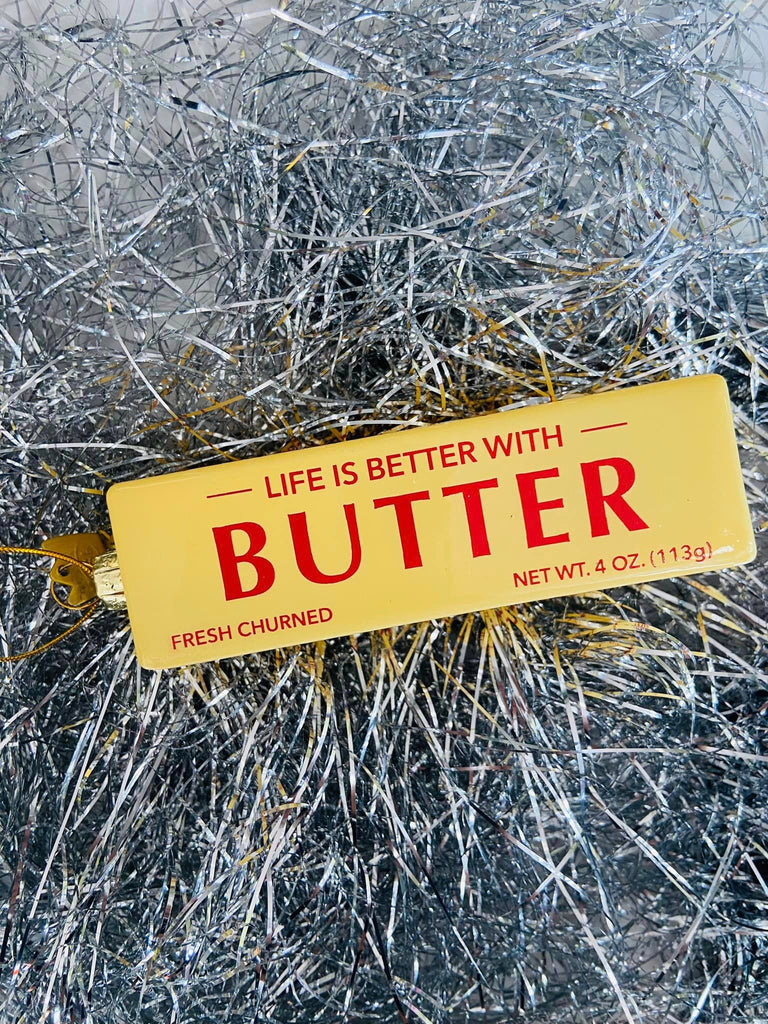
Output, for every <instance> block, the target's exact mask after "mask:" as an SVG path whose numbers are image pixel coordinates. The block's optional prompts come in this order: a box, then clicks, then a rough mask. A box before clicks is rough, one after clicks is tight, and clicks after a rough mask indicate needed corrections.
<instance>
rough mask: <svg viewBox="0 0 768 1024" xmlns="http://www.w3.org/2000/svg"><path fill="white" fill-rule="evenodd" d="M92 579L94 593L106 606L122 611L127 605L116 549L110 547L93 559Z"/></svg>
mask: <svg viewBox="0 0 768 1024" xmlns="http://www.w3.org/2000/svg"><path fill="white" fill-rule="evenodd" d="M93 580H94V583H95V584H96V593H97V595H98V596H99V598H100V599H101V600H102V601H103V602H104V604H105V605H106V606H107V607H108V608H114V609H115V610H118V611H123V610H124V609H125V608H126V607H127V605H126V602H125V591H124V589H123V579H122V577H121V575H120V566H119V565H118V562H117V551H115V549H114V548H110V550H109V551H105V552H104V554H103V555H98V556H97V557H96V558H95V559H94V561H93Z"/></svg>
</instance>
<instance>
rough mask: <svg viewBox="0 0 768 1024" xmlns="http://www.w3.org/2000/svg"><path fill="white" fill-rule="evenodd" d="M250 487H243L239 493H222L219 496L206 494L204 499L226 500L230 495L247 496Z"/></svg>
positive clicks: (250, 489)
mask: <svg viewBox="0 0 768 1024" xmlns="http://www.w3.org/2000/svg"><path fill="white" fill-rule="evenodd" d="M252 490H253V488H252V487H243V488H242V490H240V491H222V492H221V494H206V498H227V497H229V495H230V494H249V493H250V492H251V491H252Z"/></svg>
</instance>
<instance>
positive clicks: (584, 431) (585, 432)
mask: <svg viewBox="0 0 768 1024" xmlns="http://www.w3.org/2000/svg"><path fill="white" fill-rule="evenodd" d="M626 425H627V421H626V420H624V422H623V423H605V424H604V425H603V426H602V427H585V428H584V429H583V430H582V431H580V433H582V434H589V433H590V432H591V431H593V430H610V429H611V427H626Z"/></svg>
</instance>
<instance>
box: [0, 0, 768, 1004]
mask: <svg viewBox="0 0 768 1024" xmlns="http://www.w3.org/2000/svg"><path fill="white" fill-rule="evenodd" d="M255 26H256V23H255V22H253V21H251V20H249V19H248V18H247V17H240V16H239V9H238V8H237V7H235V6H233V7H232V8H231V9H230V10H229V11H224V12H223V13H220V14H217V15H215V16H214V15H210V16H204V15H200V16H198V17H197V18H187V17H186V16H182V15H179V17H178V18H177V19H176V20H169V21H164V22H157V23H155V24H153V25H149V24H140V23H131V22H120V21H117V20H110V19H107V18H105V17H104V16H103V14H99V12H98V9H97V8H96V7H95V6H93V7H92V8H88V7H86V6H84V5H77V6H76V5H73V6H72V7H69V8H60V9H58V8H57V9H55V10H54V9H53V8H51V9H49V10H48V11H47V13H46V14H45V15H44V16H43V17H42V19H41V20H40V22H39V23H37V24H34V25H27V26H21V25H14V24H13V23H12V20H11V19H10V16H6V21H5V22H4V27H2V28H1V29H0V233H1V234H0V352H1V356H0V358H1V359H2V369H1V376H0V380H1V381H2V390H1V391H0V408H2V419H1V420H0V434H1V437H0V447H1V449H2V451H1V457H2V470H1V472H2V493H1V497H0V500H1V501H2V537H0V542H1V543H3V544H6V545H10V544H17V545H25V546H39V544H40V542H41V541H42V540H43V539H44V538H45V537H47V536H50V535H52V534H57V533H64V532H67V531H71V532H76V531H83V530H95V529H107V528H108V526H109V524H108V520H107V519H106V514H105V505H104V500H103V491H104V489H105V488H106V487H107V486H108V484H109V483H110V482H112V481H118V480H125V479H130V478H132V477H137V476H145V475H149V474H152V473H159V472H165V471H168V470H170V469H175V468H182V467H183V468H187V467H194V466H198V465H203V464H207V463H212V462H216V461H221V460H222V459H236V458H242V457H245V456H249V455H257V454H265V453H267V452H271V451H277V450H282V449H285V448H289V447H292V446H300V445H301V446H307V445H315V444H322V443H325V442H328V441H333V440H338V439H341V438H349V437H357V436H362V435H363V434H365V433H370V432H375V431H380V430H383V429H390V428H392V427H396V426H400V425H402V426H407V425H412V424H417V423H424V422H431V421H434V420H438V419H444V418H450V417H454V418H459V417H462V416H466V415H470V414H473V413H478V412H483V411H486V410H491V409H497V408H503V407H509V406H514V405H516V404H522V403H527V402H532V401H548V400H550V399H551V398H553V397H557V398H560V397H563V396H565V395H569V394H573V393H576V392H587V391H591V390H597V389H606V388H613V387H617V386H623V385H628V384H632V383H642V382H647V381H652V380H662V379H667V378H669V377H675V376H680V375H686V374H693V373H700V372H717V373H722V374H723V375H724V376H725V377H726V379H727V380H728V383H729V387H730V390H731V396H732V399H733V403H734V414H735V419H736V426H737V432H738V437H739V443H740V448H741V456H742V463H743V467H744V478H745V484H746V488H747V495H748V498H749V500H750V503H751V506H752V509H753V512H754V516H755V527H756V532H757V538H758V551H759V554H758V559H757V560H756V562H754V563H753V564H752V565H749V566H745V567H742V568H738V569H734V570H730V571H727V572H723V573H720V574H711V573H710V574H703V575H701V576H698V577H692V578H688V579H677V580H671V581H666V582H662V583H653V584H648V585H644V586H641V587H636V588H626V589H623V590H616V591H611V592H606V593H598V594H592V595H589V596H584V597H579V598H568V599H562V600H552V601H547V602H542V603H540V604H531V605H525V606H518V607H515V608H506V609H500V610H497V611H493V612H487V613H483V614H477V615H469V616H466V617H465V618H462V619H454V620H451V621H435V622H428V623H421V624H417V625H412V626H406V627H403V628H399V629H392V630H390V631H386V632H382V633H375V634H371V635H363V636H359V637H356V638H345V639H341V640H335V641H331V642H328V643H327V644H319V645H317V646H313V647H306V648H299V649H292V650H283V651H278V652H274V653H272V654H267V655H260V656H253V657H249V658H245V659H233V660H229V661H224V662H221V663H212V664H208V665H205V666H200V667H195V668H191V669H188V670H186V671H179V672H164V673H153V672H144V671H141V670H140V669H139V668H138V667H137V665H136V663H135V660H134V659H133V654H132V646H131V640H130V634H129V631H128V628H127V624H126V621H125V619H124V618H121V617H119V616H117V615H114V614H111V613H104V614H101V615H99V616H97V617H95V618H92V619H91V620H90V621H89V622H88V623H87V624H86V625H84V626H83V628H82V629H81V630H79V631H78V632H77V633H75V634H74V635H72V636H69V637H67V638H66V639H65V640H64V641H63V642H62V643H60V644H58V645H57V646H55V647H54V648H53V649H51V650H49V651H48V652H46V653H45V654H44V655H41V656H39V657H38V658H36V659H34V660H30V661H23V662H20V663H17V664H14V665H10V666H3V673H2V675H3V679H2V686H1V687H0V702H2V710H1V718H2V726H1V731H0V759H1V760H0V808H1V810H0V827H1V828H2V845H1V846H0V892H1V893H2V901H3V907H4V909H5V912H6V913H5V914H4V915H3V918H4V919H5V924H4V926H3V929H4V930H3V937H2V941H1V942H0V961H1V962H0V979H1V980H0V994H1V998H2V1011H1V1012H2V1017H3V1019H4V1020H8V1021H19V1022H21V1021H49V1020H50V1021H55V1022H64V1021H67V1022H99V1024H101V1022H110V1024H112V1022H129V1021H130V1022H135V1021H152V1022H154V1021H183V1022H185V1024H191V1022H194V1021H200V1022H208V1021H211V1020H225V1021H228V1022H233V1024H235V1022H238V1024H240V1022H242V1024H246V1022H256V1021H270V1022H275V1024H277V1022H281V1024H283V1022H309V1021H318V1022H323V1024H330V1022H337V1021H349V1022H360V1024H373V1022H378V1021H381V1022H392V1021H409V1022H411V1021H412V1022H414V1024H415V1022H423V1024H427V1022H428V1024H438V1022H440V1024H448V1022H451V1024H454V1022H459V1021H466V1022H470V1021H483V1022H507V1021H512V1020H518V1019H520V1020H522V1019H525V1020H528V1021H531V1022H554V1021H557V1022H561V1021H574V1022H581V1021H605V1022H608V1021H612V1022H613V1021H620V1020H625V1021H632V1022H637V1024H640V1022H647V1024H650V1022H653V1024H655V1022H660V1021H671V1022H678V1021H679V1022H686V1024H692V1022H694V1021H699V1022H706V1021H723V1020H726V1019H727V1020H731V1021H758V1020H761V1019H765V1018H766V1017H768V969H767V968H766V963H767V962H768V958H767V957H766V952H767V950H768V840H767V839H766V835H767V834H768V829H767V828H766V826H767V825H768V812H767V811H766V795H765V794H766V792H767V791H768V789H767V786H768V750H766V713H767V712H768V679H767V676H766V670H767V665H768V655H767V653H766V643H767V641H768V625H767V623H766V607H767V602H766V569H765V554H766V532H768V500H767V499H766V456H767V455H768V417H767V415H766V412H767V406H766V367H767V362H766V355H767V353H768V345H767V343H766V338H767V325H768V315H767V313H766V310H767V309H768V307H767V306H766V274H765V259H766V251H767V249H766V219H765V218H766V205H767V203H768V189H767V188H766V185H767V184H768V181H767V178H766V167H765V156H764V150H765V126H766V120H765V109H766V98H767V97H766V92H765V70H764V66H763V62H764V57H763V54H764V50H765V40H766V38H768V35H767V33H768V19H766V14H765V10H764V8H761V7H760V6H759V5H739V6H735V5H731V4H726V3H724V2H706V3H693V2H690V0H683V2H682V3H681V4H679V5H677V6H674V7H670V6H669V5H667V4H657V3H643V2H640V3H633V4H629V3H627V4H621V3H616V2H606V3H598V2H587V3H586V4H582V5H573V4H565V3H556V4H554V5H553V4H547V5H540V4H534V3H531V2H529V0H523V2H521V3H509V2H506V0H504V2H502V0H476V2H474V0H473V2H470V3H462V2H460V3H450V4H448V3H445V4H442V3H436V2H434V0H424V2H422V3H414V4H406V3H401V2H397V3H394V4H392V5H390V6H386V5H384V4H381V3H379V2H378V0H376V2H375V3H374V4H373V5H371V6H359V5H357V4H354V3H351V2H349V0H338V2H336V3H334V4H329V5H321V4H308V3H305V4H302V3H297V4H289V5H287V6H286V7H285V9H281V10H279V11H275V12H274V14H273V15H272V18H271V21H270V23H269V24H268V26H267V27H266V28H265V29H263V30H261V29H259V30H258V31H257V30H256V27H255ZM3 564H4V567H5V568H4V572H3V575H2V597H1V600H0V648H1V649H0V654H10V653H16V652H18V651H19V650H24V649H28V648H31V647H34V646H36V645H37V644H39V643H41V642H44V641H45V640H47V639H49V638H50V637H52V636H55V635H56V634H57V633H60V632H63V631H64V630H65V629H66V628H67V626H68V624H69V623H70V622H71V621H72V616H71V613H68V612H67V611H66V610H62V609H60V608H58V607H57V606H56V605H55V604H54V603H53V602H52V601H51V600H50V597H49V595H48V591H47V585H46V582H45V577H44V574H43V572H41V571H40V570H41V568H47V566H45V567H43V566H41V565H40V564H36V563H34V562H33V561H32V562H30V561H29V560H26V561H25V560H22V559H20V558H16V557H14V558H5V557H4V563H3Z"/></svg>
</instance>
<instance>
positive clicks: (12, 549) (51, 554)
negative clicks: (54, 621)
mask: <svg viewBox="0 0 768 1024" xmlns="http://www.w3.org/2000/svg"><path fill="white" fill-rule="evenodd" d="M0 554H4V555H40V556H42V557H43V558H53V559H55V560H57V561H60V562H65V563H67V565H76V566H77V567H78V569H82V571H83V572H84V573H86V575H88V576H90V577H93V566H92V565H90V564H89V563H88V562H83V561H81V559H79V558H75V557H74V556H73V555H66V554H64V553H63V552H59V551H46V550H45V549H44V548H27V547H17V546H15V545H9V544H0ZM51 595H52V596H53V598H54V600H55V601H56V603H57V604H59V605H60V606H61V607H62V608H72V605H67V604H65V603H64V602H63V601H61V600H60V599H59V598H58V597H57V596H56V594H55V593H54V590H53V584H51ZM98 606H99V599H98V597H93V598H91V599H90V600H89V601H87V602H86V603H85V604H84V605H79V606H77V607H82V608H83V609H84V610H83V614H82V615H81V616H80V618H79V619H78V620H77V622H75V623H73V624H72V625H71V626H69V627H68V628H67V629H65V630H64V632H63V633H59V635H58V636H55V637H54V638H53V639H52V640H48V641H46V643H44V644H40V645H39V646H38V647H35V648H33V649H32V650H31V651H23V652H22V653H21V654H8V655H5V656H2V655H0V663H8V662H12V661H23V660H24V659H25V658H31V657H33V656H34V655H35V654H42V652H43V651H47V650H49V649H50V648H51V647H55V646H56V644H58V643H61V641H62V640H65V639H66V638H67V637H68V636H71V635H72V634H73V633H74V632H75V631H76V630H78V629H79V628H80V627H81V626H82V625H83V623H84V622H85V621H86V620H87V619H89V618H90V617H91V615H93V613H94V612H95V611H96V609H97V608H98Z"/></svg>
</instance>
